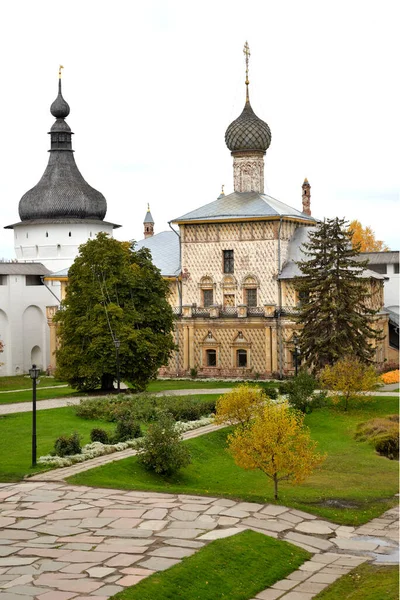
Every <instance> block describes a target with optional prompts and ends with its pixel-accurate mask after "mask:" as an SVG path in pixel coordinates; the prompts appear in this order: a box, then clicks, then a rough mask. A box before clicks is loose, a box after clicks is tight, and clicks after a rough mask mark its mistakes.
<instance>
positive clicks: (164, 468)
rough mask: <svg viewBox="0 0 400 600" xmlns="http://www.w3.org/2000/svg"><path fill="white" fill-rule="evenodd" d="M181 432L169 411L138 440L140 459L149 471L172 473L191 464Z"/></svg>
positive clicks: (162, 473)
mask: <svg viewBox="0 0 400 600" xmlns="http://www.w3.org/2000/svg"><path fill="white" fill-rule="evenodd" d="M181 439H182V438H181V432H180V430H179V429H178V428H176V425H175V421H174V419H173V418H172V416H171V415H170V414H168V413H165V412H164V413H160V414H159V419H158V421H156V422H155V423H152V424H151V425H150V426H149V429H148V432H147V435H146V436H145V437H144V438H143V440H141V441H139V442H138V445H137V450H138V452H139V461H140V462H141V463H142V465H143V466H144V467H145V468H146V469H147V470H149V471H155V472H156V473H158V474H159V475H171V474H172V473H175V472H176V471H178V470H179V469H181V468H183V467H186V466H187V465H189V464H190V462H191V458H190V452H189V449H188V448H187V447H186V446H184V445H183V444H182V442H181Z"/></svg>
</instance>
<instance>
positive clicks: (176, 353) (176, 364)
mask: <svg viewBox="0 0 400 600" xmlns="http://www.w3.org/2000/svg"><path fill="white" fill-rule="evenodd" d="M168 225H169V228H170V229H171V230H172V231H173V232H174V233H175V234H176V235H177V236H178V239H179V272H180V274H181V275H182V243H181V236H180V235H179V233H178V232H177V231H175V229H174V228H173V227H172V225H171V221H168ZM176 285H177V288H178V296H179V312H180V314H182V277H181V280H179V275H177V277H176ZM175 336H176V338H175V341H176V345H177V347H178V350H177V352H175V368H176V374H177V375H178V374H179V334H178V328H177V327H176V328H175Z"/></svg>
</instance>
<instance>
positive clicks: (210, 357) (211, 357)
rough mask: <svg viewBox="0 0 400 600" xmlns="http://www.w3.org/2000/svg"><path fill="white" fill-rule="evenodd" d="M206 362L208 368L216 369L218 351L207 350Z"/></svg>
mask: <svg viewBox="0 0 400 600" xmlns="http://www.w3.org/2000/svg"><path fill="white" fill-rule="evenodd" d="M206 361H207V367H216V366H217V351H216V350H206Z"/></svg>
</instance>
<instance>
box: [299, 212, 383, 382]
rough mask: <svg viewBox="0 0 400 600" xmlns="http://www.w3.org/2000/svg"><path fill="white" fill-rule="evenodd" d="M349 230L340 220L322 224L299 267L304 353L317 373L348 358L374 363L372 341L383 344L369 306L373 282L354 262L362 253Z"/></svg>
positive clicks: (312, 233) (362, 264) (363, 265)
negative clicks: (351, 356) (342, 358)
mask: <svg viewBox="0 0 400 600" xmlns="http://www.w3.org/2000/svg"><path fill="white" fill-rule="evenodd" d="M346 225H347V222H346V221H345V219H338V218H336V219H326V220H324V221H323V222H321V223H319V224H318V225H317V226H316V227H315V228H314V229H313V230H310V234H309V239H310V241H309V243H307V244H304V245H303V251H304V254H305V256H306V257H305V259H304V260H302V261H300V262H298V263H297V264H298V265H299V267H300V269H301V272H302V276H301V277H298V278H296V281H295V285H296V287H297V289H298V291H299V296H300V298H301V306H300V309H299V315H298V319H299V322H300V323H301V324H302V325H303V329H302V333H301V336H300V351H301V355H302V357H303V358H304V359H305V361H306V364H307V365H308V366H309V367H312V368H313V369H314V371H318V370H319V369H320V368H323V367H324V366H325V365H332V364H334V363H335V362H336V361H337V360H338V359H340V358H341V357H343V356H346V355H353V356H356V357H358V358H359V359H360V360H361V361H362V362H370V361H371V360H372V357H373V354H374V348H373V345H372V343H371V342H372V340H377V339H381V332H380V331H377V330H376V328H374V327H373V323H372V320H373V315H374V314H376V312H377V311H376V310H373V309H372V308H371V306H370V303H369V299H370V293H369V289H368V288H369V282H368V279H365V278H363V277H362V274H363V272H364V270H365V268H366V267H367V262H368V261H365V262H359V261H356V260H355V257H356V256H358V254H359V250H358V248H354V247H353V246H352V243H351V238H352V232H351V231H349V230H348V229H347V227H346Z"/></svg>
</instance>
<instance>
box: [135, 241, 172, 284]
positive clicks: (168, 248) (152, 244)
mask: <svg viewBox="0 0 400 600" xmlns="http://www.w3.org/2000/svg"><path fill="white" fill-rule="evenodd" d="M140 248H148V249H149V250H150V252H151V258H152V261H153V264H154V265H155V266H156V267H157V268H158V269H160V271H161V275H162V276H163V277H177V276H178V275H179V274H180V272H181V266H180V249H179V237H178V236H177V234H176V233H174V232H173V231H161V233H157V234H156V235H152V236H151V237H148V238H146V239H144V240H140V241H139V242H137V245H136V247H135V250H139V249H140Z"/></svg>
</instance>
